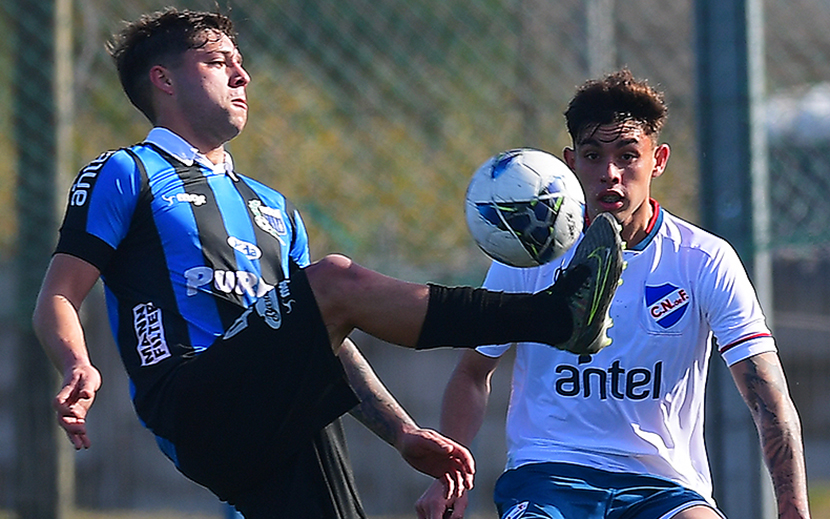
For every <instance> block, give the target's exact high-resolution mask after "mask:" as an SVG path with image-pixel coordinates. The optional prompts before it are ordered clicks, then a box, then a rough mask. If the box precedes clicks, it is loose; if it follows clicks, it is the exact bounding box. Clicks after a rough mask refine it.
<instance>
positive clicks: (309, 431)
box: [168, 270, 358, 502]
mask: <svg viewBox="0 0 830 519" xmlns="http://www.w3.org/2000/svg"><path fill="white" fill-rule="evenodd" d="M169 389H170V390H172V391H171V392H168V394H169V395H171V399H172V400H173V402H172V406H173V407H172V410H173V411H174V414H173V419H172V420H173V431H174V432H173V436H174V437H173V438H171V441H172V443H173V445H174V446H175V451H176V452H175V457H176V459H175V460H174V461H175V462H176V465H177V467H178V468H179V470H180V471H181V472H182V473H183V474H185V475H186V476H187V477H188V478H190V479H192V480H194V481H196V482H197V483H199V484H201V485H204V486H205V487H207V488H209V489H210V490H211V491H213V492H214V493H215V494H216V495H217V496H219V497H220V498H221V499H223V500H225V501H229V502H235V501H237V500H238V496H240V495H246V494H249V493H250V492H251V491H252V489H256V488H258V487H260V486H261V485H262V484H263V483H264V482H268V481H272V482H273V481H275V480H277V481H278V480H280V478H284V474H282V472H285V471H286V470H289V471H294V470H305V469H304V468H303V466H305V465H306V464H304V463H300V464H299V465H300V467H299V469H298V468H296V466H297V465H298V464H297V463H296V459H297V456H301V457H302V456H308V455H309V449H310V448H311V446H312V445H313V443H314V442H315V441H324V442H327V441H328V440H326V439H325V435H323V436H322V440H320V438H321V435H320V432H321V431H322V430H323V429H324V428H325V427H326V426H327V425H328V424H330V423H332V422H333V421H334V420H335V419H337V418H338V417H339V416H341V415H342V414H344V413H346V412H348V411H349V410H350V409H351V408H352V407H354V406H355V405H357V403H358V399H357V397H356V396H355V394H354V392H353V391H352V389H351V387H350V386H349V384H348V381H347V379H346V375H345V372H344V370H343V366H342V365H341V363H340V361H339V360H338V359H337V357H336V356H335V355H334V354H333V352H332V350H331V345H330V342H329V337H328V332H327V331H326V328H325V325H324V324H323V320H322V317H321V316H320V312H319V309H318V307H317V303H316V301H315V300H314V296H313V294H312V292H311V288H310V286H309V284H308V280H307V279H306V276H305V272H304V271H302V270H300V271H297V272H295V273H294V274H293V275H292V276H291V279H290V281H289V282H287V283H285V284H281V287H280V288H275V289H274V290H272V291H271V292H269V293H268V294H266V295H265V296H263V297H262V298H261V299H260V300H259V301H257V303H256V304H255V305H253V306H252V307H251V308H249V309H248V310H246V311H245V313H243V314H242V316H241V317H240V318H239V319H238V320H237V322H236V323H235V324H234V325H233V326H231V327H230V328H229V329H228V331H227V332H226V333H225V335H224V336H223V337H221V338H220V339H218V340H217V341H216V342H215V343H214V344H212V345H211V346H210V347H209V348H208V349H206V350H205V351H203V352H201V353H200V354H198V355H195V356H193V357H192V358H190V359H187V360H186V361H184V362H183V363H182V365H181V366H180V368H179V369H178V370H177V373H176V375H175V376H174V377H173V380H172V383H171V386H170V387H169ZM344 459H345V458H344ZM290 467H294V468H290ZM308 470H315V469H308Z"/></svg>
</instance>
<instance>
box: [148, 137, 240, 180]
mask: <svg viewBox="0 0 830 519" xmlns="http://www.w3.org/2000/svg"><path fill="white" fill-rule="evenodd" d="M144 141H145V142H149V143H152V144H155V145H156V146H158V147H159V148H161V149H163V150H164V151H166V152H167V153H169V154H170V155H173V156H174V157H176V158H177V159H179V160H180V161H182V163H183V164H185V165H186V166H192V165H193V163H194V162H195V163H197V164H199V165H200V166H204V167H206V168H207V169H209V170H210V171H212V172H213V173H215V174H217V175H221V174H228V175H230V176H231V177H232V178H233V176H234V174H233V159H232V158H231V155H230V153H228V152H227V151H226V152H225V160H224V161H223V162H222V163H221V164H214V163H213V162H211V161H210V159H208V158H207V157H206V156H205V155H204V154H202V153H199V150H197V149H196V148H194V147H193V146H191V145H190V143H189V142H187V141H186V140H184V139H183V138H181V137H180V136H179V135H178V134H176V133H173V132H172V131H170V130H168V129H167V128H162V127H160V126H156V127H155V128H153V129H152V130H150V133H148V134H147V138H146V139H144Z"/></svg>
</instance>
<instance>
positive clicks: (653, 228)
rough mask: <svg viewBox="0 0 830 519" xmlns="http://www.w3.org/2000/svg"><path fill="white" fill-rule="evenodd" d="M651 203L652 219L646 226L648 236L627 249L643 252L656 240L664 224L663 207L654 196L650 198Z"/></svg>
mask: <svg viewBox="0 0 830 519" xmlns="http://www.w3.org/2000/svg"><path fill="white" fill-rule="evenodd" d="M649 203H651V209H652V214H651V220H650V221H649V222H648V226H647V227H646V237H645V238H643V239H642V240H640V243H638V244H637V245H635V246H633V247H629V248H628V249H627V250H630V251H635V252H642V251H644V250H645V248H646V247H648V244H649V243H651V242H652V240H654V237H655V236H657V231H659V230H660V226H661V225H663V208H662V207H660V204H659V203H658V202H657V200H655V199H653V198H649Z"/></svg>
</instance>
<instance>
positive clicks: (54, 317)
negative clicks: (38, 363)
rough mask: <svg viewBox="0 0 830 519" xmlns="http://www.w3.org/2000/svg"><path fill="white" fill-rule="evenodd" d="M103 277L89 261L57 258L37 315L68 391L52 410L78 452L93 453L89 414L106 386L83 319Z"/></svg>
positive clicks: (35, 322) (43, 342)
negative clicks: (92, 356)
mask: <svg viewBox="0 0 830 519" xmlns="http://www.w3.org/2000/svg"><path fill="white" fill-rule="evenodd" d="M99 275H100V273H99V272H98V269H96V268H95V267H93V266H92V265H90V264H89V263H87V262H85V261H83V260H80V259H78V258H75V257H74V256H69V255H66V254H56V255H55V256H54V257H53V258H52V262H51V263H50V264H49V268H48V269H47V271H46V276H45V278H44V280H43V285H42V286H41V289H40V293H39V294H38V299H37V304H36V306H35V312H34V315H33V316H32V324H33V326H34V330H35V334H36V335H37V337H38V340H39V341H40V343H41V346H42V347H43V350H44V351H45V352H46V354H47V356H48V357H49V359H50V360H51V361H52V363H53V364H54V365H55V367H56V368H57V369H58V371H60V372H61V374H62V375H63V387H62V388H61V390H60V392H59V393H58V395H57V396H56V397H55V399H54V401H53V402H52V406H53V407H54V409H55V411H56V413H57V415H58V423H59V424H60V426H61V427H63V429H64V431H66V434H67V436H68V437H69V440H70V441H71V442H72V444H73V445H74V446H75V448H76V449H80V448H89V445H90V442H89V438H88V436H87V431H86V414H87V412H88V411H89V408H90V406H92V402H93V401H94V400H95V393H96V391H98V388H100V387H101V375H100V373H99V372H98V370H97V369H95V368H94V367H93V366H92V363H91V361H90V358H89V352H88V351H87V347H86V341H85V339H84V332H83V328H82V327H81V320H80V316H79V314H78V310H79V308H80V306H81V303H82V302H83V300H84V299H85V298H86V296H87V294H89V291H90V290H91V289H92V286H93V285H94V284H95V281H96V280H97V279H98V277H99Z"/></svg>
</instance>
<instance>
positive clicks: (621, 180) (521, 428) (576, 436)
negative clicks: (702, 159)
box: [417, 70, 809, 519]
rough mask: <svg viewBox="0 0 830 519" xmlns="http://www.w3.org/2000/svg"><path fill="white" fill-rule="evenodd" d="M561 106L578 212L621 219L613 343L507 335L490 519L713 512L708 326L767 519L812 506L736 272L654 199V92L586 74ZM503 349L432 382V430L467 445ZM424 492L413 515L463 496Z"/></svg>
mask: <svg viewBox="0 0 830 519" xmlns="http://www.w3.org/2000/svg"><path fill="white" fill-rule="evenodd" d="M565 115H566V119H567V123H568V130H569V133H570V135H571V138H572V141H573V147H571V148H566V149H565V152H564V158H565V160H566V162H567V163H568V165H569V166H570V167H571V168H572V169H573V170H574V171H575V173H576V175H577V177H578V178H579V180H580V182H581V184H582V187H583V189H584V190H585V195H586V196H585V198H586V209H587V217H588V218H596V217H597V215H598V214H600V213H611V214H613V215H614V216H615V217H616V218H617V219H618V220H619V221H620V222H621V223H622V225H623V231H622V236H623V239H624V240H625V241H626V243H627V249H626V250H625V252H624V257H625V260H626V263H627V268H626V270H625V271H624V273H623V276H622V279H623V283H622V285H621V286H620V288H619V289H618V290H617V293H616V295H615V297H614V301H613V302H612V305H611V310H610V315H611V317H612V319H613V320H614V323H615V326H614V327H613V328H611V329H610V330H609V336H610V337H611V338H612V340H613V343H612V344H611V346H609V347H608V348H606V349H604V350H602V351H600V352H599V353H597V354H596V355H592V356H577V355H572V354H570V353H568V352H562V351H557V350H554V349H550V348H544V347H542V346H540V345H538V344H532V343H520V344H518V345H517V347H516V348H517V349H516V359H515V362H514V367H513V379H512V392H511V396H510V405H509V410H508V415H507V424H506V430H507V467H506V470H505V472H504V473H503V474H502V476H501V477H500V479H499V481H498V483H497V484H496V488H495V501H496V505H497V507H498V510H499V513H500V514H501V517H502V518H503V519H505V518H509V519H518V518H557V519H561V518H565V519H577V518H578V519H599V518H613V517H631V518H634V517H637V518H640V517H642V518H649V519H651V518H670V517H671V518H683V519H691V518H711V519H714V518H718V517H721V515H720V512H719V511H718V510H717V508H716V505H715V503H714V501H713V500H712V482H711V478H710V473H709V464H708V460H707V457H706V451H705V447H704V443H703V406H704V388H705V383H706V375H707V369H708V365H709V357H710V354H711V353H712V352H711V344H712V343H711V338H712V336H713V335H714V337H715V339H716V341H717V346H718V348H717V351H716V353H717V354H719V355H720V356H721V357H722V359H723V361H724V362H725V363H726V365H727V366H729V369H730V370H731V373H732V376H733V377H734V380H735V383H736V384H737V387H738V389H739V390H740V393H741V394H742V396H743V397H744V399H745V400H746V403H747V404H748V406H749V408H750V410H751V413H752V416H753V418H754V420H755V423H756V425H757V427H758V430H759V434H760V440H761V444H762V448H763V453H764V457H765V461H766V464H767V466H768V468H769V472H770V475H771V476H772V481H773V483H774V487H775V494H776V498H777V502H778V517H782V518H783V517H786V518H791V519H793V518H804V517H809V510H808V503H807V488H806V475H805V463H804V454H803V447H802V439H801V427H800V422H799V418H798V415H797V413H796V410H795V407H794V405H793V402H792V400H791V398H790V396H789V393H788V390H787V384H786V381H785V377H784V373H783V371H782V368H781V364H780V361H779V358H778V355H777V353H776V345H775V342H774V340H773V337H772V335H771V334H770V331H769V330H768V328H767V326H766V324H765V320H764V315H763V314H762V311H761V308H760V306H759V304H758V301H757V298H756V296H755V291H754V289H753V287H752V285H751V284H750V281H749V279H748V278H747V275H746V273H745V271H744V268H743V266H742V264H741V262H740V260H739V258H738V256H737V254H736V253H735V252H734V250H733V249H732V248H731V247H730V246H729V245H728V244H727V243H726V242H725V241H724V240H722V239H720V238H717V237H715V236H713V235H711V234H709V233H707V232H705V231H703V230H702V229H700V228H698V227H695V226H694V225H692V224H690V223H688V222H685V221H683V220H681V219H680V218H677V217H676V216H674V215H672V214H670V213H669V212H668V211H666V210H665V209H663V208H662V207H660V205H659V204H658V203H657V202H656V201H655V200H653V199H652V198H651V196H650V193H651V182H652V180H653V179H654V178H657V177H659V176H660V175H661V174H662V173H663V171H664V169H665V167H666V163H667V161H668V158H669V147H668V145H666V144H662V143H660V142H659V140H658V139H659V132H660V130H661V128H662V126H663V122H664V119H665V117H666V107H665V105H664V103H663V97H662V94H661V93H660V92H658V91H656V90H654V89H653V88H651V87H650V86H649V85H648V84H647V83H646V82H643V81H638V80H636V79H635V78H634V77H632V75H631V73H630V72H629V71H627V70H623V71H620V72H618V73H615V74H611V75H609V76H607V77H605V78H603V79H601V80H596V81H590V82H588V83H586V84H585V85H584V86H583V87H582V88H581V89H579V90H578V92H577V94H576V95H575V96H574V98H573V99H572V101H571V103H570V104H569V107H568V110H567V112H566V114H565ZM568 261H569V255H566V256H565V257H564V258H562V260H561V263H559V264H548V265H543V266H540V267H537V268H533V269H515V268H510V267H507V266H504V265H501V264H498V263H493V265H492V266H491V268H490V271H489V273H488V275H487V278H486V280H485V286H487V287H488V288H491V289H498V290H506V291H528V290H530V291H532V290H533V289H534V287H540V286H546V284H549V283H550V282H551V281H552V280H553V279H555V277H556V275H557V272H558V270H559V269H561V268H562V265H566V264H567V262H568ZM509 346H510V345H509V344H505V345H501V346H485V347H480V348H478V349H477V350H474V351H469V352H465V353H464V355H463V356H462V358H461V359H460V360H459V364H458V366H457V367H456V369H455V371H454V373H453V375H452V377H451V379H450V381H449V383H448V384H447V388H446V390H445V393H444V403H443V409H442V418H441V431H442V432H443V433H444V434H447V435H448V436H450V437H451V438H453V439H455V440H457V441H459V442H461V443H463V444H465V445H470V444H471V442H472V440H473V438H474V436H475V435H476V433H477V431H478V428H479V427H480V425H481V422H482V419H483V413H484V410H485V407H486V402H487V397H488V395H489V380H490V377H491V376H492V373H493V371H494V370H495V369H496V367H497V364H498V362H499V358H500V357H501V356H502V355H503V354H504V353H505V351H506V350H507V349H508V348H509ZM735 412H745V411H742V410H737V409H736V410H735ZM721 484H724V485H726V484H728V482H721ZM435 490H437V488H436V487H435V486H433V488H430V489H428V490H427V492H426V493H425V494H424V495H423V496H422V497H421V499H420V500H419V501H418V504H417V508H418V514H419V517H420V518H422V519H424V518H427V519H443V518H446V517H450V518H452V519H457V518H459V517H462V516H463V514H464V510H465V508H466V503H467V501H466V496H465V497H462V498H461V499H458V500H455V499H450V500H446V499H445V498H444V497H443V496H440V495H437V494H438V493H437V492H435ZM447 509H451V510H452V511H451V513H447V514H446V515H444V514H445V513H446V511H447Z"/></svg>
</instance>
